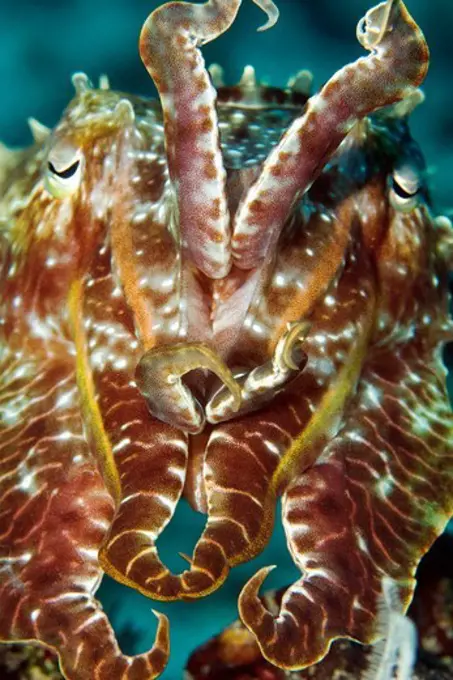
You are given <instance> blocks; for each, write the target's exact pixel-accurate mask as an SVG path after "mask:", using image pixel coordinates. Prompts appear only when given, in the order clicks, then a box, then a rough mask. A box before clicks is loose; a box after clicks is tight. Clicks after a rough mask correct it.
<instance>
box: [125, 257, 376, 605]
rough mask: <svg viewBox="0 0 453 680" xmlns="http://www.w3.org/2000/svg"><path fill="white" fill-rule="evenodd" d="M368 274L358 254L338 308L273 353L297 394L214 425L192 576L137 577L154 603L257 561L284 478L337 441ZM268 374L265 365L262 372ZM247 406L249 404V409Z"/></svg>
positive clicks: (199, 592) (361, 329) (368, 310)
mask: <svg viewBox="0 0 453 680" xmlns="http://www.w3.org/2000/svg"><path fill="white" fill-rule="evenodd" d="M362 255H364V254H363V253H362ZM369 276H370V266H369V262H368V260H367V258H366V257H365V256H362V257H360V255H359V252H357V253H356V254H354V256H353V255H352V254H351V255H350V257H349V258H348V259H347V262H346V263H345V270H344V274H343V277H342V278H341V280H340V281H339V282H338V285H337V287H336V289H335V290H333V291H332V299H333V300H334V304H333V305H331V306H329V305H328V304H327V303H323V302H321V303H320V304H319V305H318V307H317V309H316V311H315V312H314V314H313V316H312V324H313V325H312V327H311V328H310V330H309V332H308V334H307V330H308V329H307V325H306V324H295V325H294V327H292V328H290V329H289V330H288V333H287V334H286V336H285V335H284V336H283V338H282V342H281V343H279V345H280V346H279V345H277V351H276V356H275V357H274V361H275V365H276V366H279V365H280V369H283V371H282V374H283V375H284V376H285V377H287V372H288V371H291V372H292V375H293V379H294V384H293V387H292V389H291V387H290V389H288V390H285V391H284V392H282V394H281V395H279V397H278V399H277V400H274V401H272V402H271V403H270V404H269V405H266V404H264V405H263V404H261V407H260V408H259V409H258V410H257V412H255V413H245V414H244V415H243V416H242V417H241V418H234V419H233V420H232V421H231V422H226V423H221V424H219V425H217V426H216V428H215V429H214V430H213V431H212V432H211V433H210V434H209V436H208V441H207V444H206V451H205V455H204V461H203V468H202V476H203V485H204V490H205V492H206V503H207V515H208V518H207V523H206V527H205V529H204V531H203V533H202V535H201V537H200V539H199V541H198V542H197V545H196V546H195V549H194V552H193V555H192V557H191V558H189V562H190V569H188V570H186V571H185V572H183V573H182V574H180V575H178V576H176V575H168V574H167V575H165V576H164V575H162V576H161V578H159V580H158V581H155V582H151V581H150V580H148V582H147V583H145V580H146V571H143V572H142V573H141V574H140V573H137V577H139V581H138V586H139V588H140V589H141V590H142V592H144V591H145V589H146V590H147V592H148V594H149V595H150V596H152V597H154V596H155V595H154V592H156V593H157V595H158V597H161V598H165V599H174V598H183V599H190V598H198V597H201V596H204V595H207V594H209V593H210V592H212V591H213V590H215V589H217V588H218V587H219V586H220V585H221V584H222V582H223V581H224V580H225V578H226V577H227V575H228V572H229V569H230V567H231V566H233V565H235V564H239V563H241V562H243V561H244V560H249V559H251V558H252V557H254V556H255V555H256V554H257V553H258V552H260V550H262V549H263V547H264V546H265V545H266V543H267V541H268V539H269V536H270V533H271V531H272V526H273V521H274V513H275V505H276V497H277V495H278V492H279V486H280V480H281V479H284V478H285V476H289V477H291V476H292V468H293V466H294V465H296V464H299V462H298V459H300V461H301V462H300V464H301V465H304V466H307V467H308V466H309V465H311V464H312V463H313V462H314V459H315V457H316V455H317V454H318V448H317V445H321V442H325V441H326V440H328V438H329V437H331V436H332V429H333V430H335V427H336V426H337V425H336V424H337V421H338V415H339V414H340V413H341V412H342V410H343V408H344V404H345V402H346V401H347V400H348V398H349V395H350V392H351V390H352V389H353V386H354V385H355V382H356V380H357V375H358V372H359V371H360V367H361V362H362V358H363V352H364V348H366V346H367V341H368V337H369V333H370V328H371V324H370V320H371V318H372V312H373V309H374V296H373V291H372V289H371V287H370V282H369ZM345 314H347V315H348V318H349V324H348V326H347V328H346V329H345V328H344V318H345ZM345 330H346V332H344V331H345ZM306 334H307V335H306ZM301 338H303V340H302V345H301ZM305 346H307V354H308V356H311V358H312V362H311V363H310V361H309V362H308V363H307V364H306V365H305V358H304V367H303V370H302V371H299V368H298V367H297V366H298V364H297V363H294V364H293V365H292V368H289V367H288V365H287V363H286V362H288V363H291V360H292V361H293V362H296V361H299V360H300V359H301V357H302V353H303V352H304V351H305ZM301 350H302V353H301ZM325 355H328V356H332V357H336V359H333V360H332V363H331V375H330V376H329V379H328V380H326V376H325V375H324V374H322V371H321V374H320V373H319V372H318V369H319V366H323V365H324V364H325ZM267 368H269V367H267ZM274 368H275V367H274ZM265 370H266V366H264V367H261V368H259V369H257V373H258V374H259V373H263V374H264V372H265ZM251 375H253V372H252V374H251ZM276 375H277V376H278V375H281V374H279V373H278V372H277V371H276V372H274V373H272V372H271V373H269V376H268V380H269V381H270V382H273V381H275V377H276ZM295 375H298V377H294V376H295ZM255 378H256V375H255ZM255 378H254V379H255ZM252 382H253V381H252ZM264 382H265V383H266V380H264ZM245 384H247V380H246V381H245ZM268 388H269V384H268V383H267V384H266V389H268ZM269 392H270V394H272V389H270V391H269ZM267 394H268V392H266V391H264V392H263V393H261V392H260V391H259V390H258V391H257V392H256V393H255V398H256V399H257V400H258V402H259V403H260V400H261V399H265V398H266V396H267ZM250 407H251V403H247V400H246V401H245V406H244V408H250ZM136 587H137V585H136Z"/></svg>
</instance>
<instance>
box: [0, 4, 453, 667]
mask: <svg viewBox="0 0 453 680" xmlns="http://www.w3.org/2000/svg"><path fill="white" fill-rule="evenodd" d="M158 4H159V3H158V2H156V1H151V2H150V1H149V0H135V1H134V0H109V1H107V0H61V1H60V2H57V1H56V0H39V1H36V2H32V1H30V0H19V1H17V2H11V0H0V84H1V98H0V139H1V140H2V141H4V142H6V143H7V144H9V145H25V144H28V143H30V133H29V131H28V128H27V126H26V122H25V121H26V118H27V117H28V116H34V117H36V118H38V119H39V120H41V121H42V122H43V123H45V124H47V125H49V126H52V125H54V124H55V123H56V121H57V120H58V117H59V115H60V113H61V111H62V110H63V108H64V107H65V105H66V104H67V102H68V101H69V99H70V98H71V97H72V94H73V90H72V86H71V84H70V80H69V76H70V74H71V73H73V72H74V71H86V72H87V73H88V74H89V76H90V77H91V78H92V79H93V80H96V79H97V78H98V76H99V75H100V74H101V73H107V74H108V76H109V77H110V81H111V85H112V87H113V88H115V89H121V90H123V91H126V92H128V91H129V92H134V93H137V94H143V95H149V96H153V95H154V93H155V90H154V87H153V85H152V83H151V81H150V79H149V77H148V75H147V73H146V71H145V70H144V68H143V66H142V64H141V62H140V59H139V57H138V52H137V38H138V34H139V31H140V28H141V26H142V24H143V21H144V20H145V18H146V16H147V15H148V13H149V12H150V11H151V10H152V9H153V8H155V7H156V6H157V5H158ZM371 4H372V2H368V1H367V0H342V1H341V2H340V1H338V0H316V2H314V1H313V0H280V1H279V7H280V10H281V18H280V21H279V23H278V24H277V26H276V27H275V28H274V29H272V30H271V31H268V32H266V33H260V34H259V33H256V31H255V29H256V27H257V26H259V25H261V24H262V23H263V20H264V15H263V14H262V12H261V11H260V10H259V9H257V8H256V7H255V6H254V5H253V4H252V2H251V0H244V5H243V7H242V9H241V11H240V15H239V18H238V20H237V22H236V24H235V25H234V26H233V28H232V29H231V30H230V31H229V33H228V34H227V35H225V36H222V37H221V38H220V39H219V40H218V41H216V42H215V43H214V44H211V45H208V46H206V48H204V54H205V56H206V61H207V62H208V63H211V62H219V63H221V64H222V65H223V66H224V68H225V72H226V80H227V82H236V81H237V80H238V79H239V77H240V74H241V71H242V68H243V67H244V65H246V64H249V63H251V64H253V65H254V66H255V67H256V69H257V74H258V77H259V78H260V79H262V80H264V81H266V82H268V83H271V84H273V85H285V83H286V81H287V79H288V78H289V77H290V76H291V75H294V74H295V73H296V71H298V70H299V69H301V68H309V69H311V70H312V71H313V72H314V75H315V83H316V85H318V86H319V85H320V84H322V83H323V82H324V81H325V80H327V79H328V78H329V77H330V76H331V75H332V74H333V73H334V71H335V70H337V69H338V68H340V67H341V66H343V65H344V64H345V63H347V62H349V61H352V60H354V59H355V58H357V57H358V56H360V54H361V53H362V51H361V48H360V46H359V45H358V43H357V42H356V38H355V26H356V23H357V21H358V19H360V17H361V16H363V14H364V12H365V11H366V9H368V8H369V7H370V6H371ZM407 5H408V7H409V9H410V10H411V12H412V13H413V15H414V17H415V18H416V19H417V21H418V23H419V24H420V25H421V26H422V27H423V29H424V31H425V33H426V36H427V38H428V41H429V44H430V48H431V53H432V66H431V69H430V73H429V75H428V78H427V81H426V84H425V86H424V91H425V93H426V96H427V100H426V102H425V104H424V105H423V106H422V107H420V109H419V110H417V111H416V113H415V114H414V116H413V132H414V135H415V136H416V138H417V139H418V140H419V141H420V143H421V145H422V147H423V150H424V153H425V156H426V158H427V161H428V169H429V172H430V175H431V186H432V190H433V196H434V200H435V204H436V206H437V208H438V209H439V210H440V211H443V212H446V211H447V212H448V211H449V210H450V209H451V207H452V205H453V192H452V175H453V116H452V111H453V87H452V86H451V83H452V76H451V73H452V69H453V48H452V42H451V31H452V27H453V0H432V1H431V2H428V1H427V0H407ZM202 527H203V518H202V517H200V516H195V514H194V513H192V512H191V511H189V510H188V508H187V506H185V505H182V506H181V508H180V509H179V510H178V512H177V516H176V518H175V521H174V522H173V523H172V525H171V526H170V527H169V529H168V530H167V531H166V532H165V538H164V540H163V541H162V546H161V548H162V552H163V556H164V558H165V559H167V560H168V562H169V564H170V566H173V567H174V568H175V569H177V570H179V569H182V568H183V567H184V563H183V562H182V561H181V560H180V558H178V557H177V552H178V551H183V552H186V553H189V554H190V553H191V548H192V546H193V545H194V543H195V541H196V538H197V537H198V536H199V534H200V531H201V530H202ZM273 563H278V565H279V569H278V570H276V573H275V575H272V576H271V578H270V580H269V584H270V585H272V584H274V585H275V584H284V583H287V582H289V581H290V580H291V579H292V578H293V577H294V576H295V573H296V572H295V571H294V570H293V567H292V566H291V561H290V559H289V557H288V555H287V550H286V547H285V545H284V539H283V535H282V530H281V528H280V527H279V528H278V530H277V531H276V534H275V536H274V538H273V540H272V542H271V544H270V546H269V547H268V548H267V549H266V551H265V552H264V553H263V555H261V556H260V558H259V559H258V560H256V561H255V562H254V563H252V564H251V565H245V566H244V567H240V568H238V569H235V570H234V571H233V572H232V574H231V576H230V578H229V581H228V583H227V584H226V586H224V587H223V588H222V589H221V590H220V591H219V592H217V593H215V594H214V595H212V596H210V597H209V598H207V599H205V600H203V601H200V602H195V603H193V604H185V603H176V604H172V605H162V604H161V603H155V602H152V601H151V600H147V599H146V598H144V597H142V596H141V595H139V594H137V593H135V592H132V591H131V590H129V589H126V588H124V587H122V586H120V585H118V584H116V583H113V582H110V581H109V582H106V583H104V584H103V586H102V588H101V596H102V601H103V603H104V606H105V609H106V610H107V611H108V612H109V614H110V616H111V618H112V619H113V621H114V623H115V626H116V629H117V631H118V632H119V634H120V637H121V641H122V644H123V647H124V648H125V651H127V652H129V653H130V652H137V651H143V650H145V649H146V648H147V647H148V646H149V645H150V644H151V642H152V640H153V636H154V631H155V619H154V617H153V615H152V613H151V609H152V608H153V607H154V608H156V609H158V610H159V611H165V612H166V613H168V614H169V616H170V619H171V635H172V656H171V662H170V665H169V667H168V669H167V671H166V672H165V674H164V676H163V678H164V679H165V680H179V678H181V677H182V669H183V666H184V663H185V660H186V658H187V656H188V654H189V653H190V651H191V650H192V649H193V648H194V647H195V646H196V645H197V644H200V643H201V642H203V641H205V640H206V639H207V638H208V637H210V636H211V635H212V634H214V633H215V632H216V631H218V630H219V629H220V628H222V627H223V626H224V625H225V624H227V623H228V622H229V621H231V620H232V619H233V618H235V617H236V613H237V612H236V600H237V594H238V592H239V590H240V588H241V586H242V585H243V584H244V582H245V580H246V579H247V578H248V577H249V576H251V575H252V574H253V573H254V572H255V571H256V569H257V568H258V567H259V566H262V565H267V564H273Z"/></svg>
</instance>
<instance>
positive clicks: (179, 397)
mask: <svg viewBox="0 0 453 680" xmlns="http://www.w3.org/2000/svg"><path fill="white" fill-rule="evenodd" d="M197 369H205V370H209V371H212V372H213V373H214V374H215V375H216V376H217V377H218V378H219V379H220V380H221V381H222V382H223V383H224V385H225V389H226V390H227V392H228V394H230V395H231V409H232V411H233V412H236V411H238V409H239V407H240V404H241V388H240V386H239V384H238V383H237V382H236V380H235V379H234V378H233V374H232V373H231V371H230V370H229V368H228V367H227V366H226V364H225V363H224V362H223V361H222V360H221V359H220V357H219V356H218V355H217V354H216V353H215V352H214V351H213V350H212V349H210V348H209V347H208V346H207V345H203V344H201V343H182V344H177V345H171V346H169V347H165V346H164V347H157V348H156V349H152V350H149V351H148V352H147V353H146V354H144V356H143V357H142V358H141V359H140V362H139V364H138V366H137V370H136V373H135V376H136V381H137V385H138V388H139V389H140V391H141V393H142V394H143V396H144V397H145V398H146V401H147V403H148V407H149V410H150V411H151V413H152V414H153V415H154V416H155V417H156V418H159V419H160V420H162V421H164V422H167V423H171V424H172V425H174V426H175V427H178V428H180V429H182V430H184V431H186V432H191V433H192V434H196V433H197V432H200V431H201V430H202V429H203V428H204V425H205V416H204V413H203V409H202V407H201V406H200V404H199V403H198V401H197V400H196V399H195V397H194V396H193V394H192V392H191V391H190V390H189V388H188V387H187V386H186V385H184V383H183V382H182V380H181V378H182V377H183V376H184V375H186V374H187V373H189V372H190V371H194V370H197Z"/></svg>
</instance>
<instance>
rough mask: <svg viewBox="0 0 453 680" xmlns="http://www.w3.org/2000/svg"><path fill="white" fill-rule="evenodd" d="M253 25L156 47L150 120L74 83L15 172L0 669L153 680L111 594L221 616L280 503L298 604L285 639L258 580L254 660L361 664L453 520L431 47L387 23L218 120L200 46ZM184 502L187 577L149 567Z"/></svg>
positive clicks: (179, 36)
mask: <svg viewBox="0 0 453 680" xmlns="http://www.w3.org/2000/svg"><path fill="white" fill-rule="evenodd" d="M255 2H256V3H257V4H258V5H259V6H260V7H261V8H263V9H264V10H265V11H266V12H267V13H268V16H269V20H270V21H271V23H272V21H273V20H275V18H276V14H275V7H274V5H273V3H272V2H270V0H255ZM239 5H240V2H239V0H232V2H230V3H229V4H227V3H225V2H222V0H209V2H208V3H206V4H205V5H196V6H195V5H192V4H183V5H181V4H180V3H169V4H167V5H164V6H163V7H162V8H159V9H158V10H156V12H154V13H153V14H152V15H151V16H150V17H149V19H148V20H147V21H146V22H145V25H144V27H143V30H142V33H141V37H140V53H141V57H142V59H143V62H144V64H145V66H146V68H147V69H148V71H149V72H150V74H151V75H152V77H153V78H154V79H155V81H156V84H157V87H158V90H159V94H160V96H161V104H162V106H160V105H159V103H157V102H153V101H149V100H144V99H141V98H137V97H133V96H129V95H124V94H121V93H117V92H114V91H112V90H109V89H107V88H106V87H105V86H104V85H105V83H103V86H102V87H101V88H100V89H95V88H92V87H91V86H90V85H89V83H88V82H87V80H86V79H85V78H83V77H81V76H78V77H76V78H75V83H76V90H77V91H76V96H75V98H74V99H73V101H72V102H71V103H70V104H69V106H68V108H67V110H66V111H65V113H64V114H63V117H62V119H61V121H60V122H59V123H58V124H57V126H56V127H55V129H54V130H52V131H50V132H49V133H48V134H47V133H45V131H43V130H38V131H36V129H35V133H36V135H37V141H36V144H35V145H34V146H33V147H31V148H30V149H26V150H24V151H19V152H13V151H8V150H2V152H1V155H0V225H1V254H2V268H1V270H0V275H1V284H2V285H1V295H0V319H1V325H0V343H1V349H2V354H1V359H0V361H1V366H0V376H1V379H0V380H1V382H0V427H1V435H2V436H1V438H0V606H1V608H2V609H1V611H2V616H1V617H0V640H3V641H18V640H35V641H38V642H39V643H41V644H43V645H46V646H48V647H50V648H51V649H54V650H55V651H56V652H57V653H58V654H59V658H60V664H61V668H62V671H63V674H64V675H65V677H66V678H67V680H86V679H87V678H96V680H110V679H111V678H119V679H120V680H148V679H149V678H154V677H157V676H158V675H160V673H161V672H162V670H163V668H164V667H165V664H166V660H167V658H168V653H169V628H168V621H167V619H166V618H165V617H163V616H159V627H158V631H157V634H156V641H155V644H154V646H153V648H152V649H151V650H150V651H149V652H147V653H145V654H141V655H138V656H135V657H128V656H126V655H125V654H123V653H122V652H121V650H120V649H119V647H118V643H117V641H116V638H115V635H114V633H113V630H112V628H111V625H110V623H109V621H108V618H107V617H106V615H105V613H104V612H103V611H102V609H101V607H100V605H99V603H98V601H97V600H96V599H95V593H96V590H97V588H98V586H99V582H100V579H101V577H102V574H103V573H107V574H109V575H110V576H112V577H113V578H116V579H117V580H118V581H120V582H122V583H124V584H126V585H128V586H130V587H132V588H135V589H137V590H138V591H139V592H141V593H143V594H144V595H146V596H148V597H150V598H153V599H156V600H175V599H187V600H192V599H196V598H199V597H202V596H205V595H209V594H210V593H211V592H212V591H213V590H215V589H216V588H218V587H220V586H221V585H222V583H223V582H224V580H225V579H226V578H227V576H228V572H229V570H230V568H231V567H233V566H235V565H236V564H239V563H241V562H244V561H247V560H250V559H252V558H253V557H254V556H255V555H257V554H258V553H259V552H260V551H261V550H262V549H263V547H264V546H265V545H266V543H267V541H268V539H269V536H270V534H271V532H272V528H273V523H274V515H275V507H276V503H277V499H278V498H279V497H281V499H282V508H283V524H284V527H285V531H286V534H287V542H288V548H289V550H290V552H291V554H292V556H293V559H294V561H295V563H296V565H297V566H298V568H299V569H300V571H301V577H300V578H299V579H298V581H297V582H296V583H294V584H293V585H292V586H291V587H290V588H289V589H288V590H287V591H286V593H285V596H284V598H283V600H282V602H281V609H280V611H279V612H277V613H275V612H270V611H268V610H267V609H266V608H265V607H264V606H263V603H262V601H261V600H260V599H259V597H258V590H259V588H260V586H261V585H262V583H263V581H264V579H265V577H266V575H267V573H268V572H269V570H268V569H265V570H261V571H260V572H258V573H257V574H256V575H255V576H254V577H253V578H252V579H251V580H250V581H249V582H248V583H247V584H245V586H244V588H243V590H242V592H241V595H240V598H239V610H240V615H241V617H242V620H243V622H244V623H245V625H246V626H247V628H248V629H249V630H250V632H251V634H253V636H255V638H256V640H257V643H258V645H259V647H260V650H261V652H262V654H263V655H264V657H265V658H266V659H267V660H268V661H269V662H270V663H272V664H274V665H275V666H277V667H279V668H281V669H290V670H292V669H301V668H305V667H308V666H311V665H313V664H315V663H317V662H318V661H320V660H321V659H322V658H323V657H324V656H325V655H326V654H327V652H328V650H329V647H330V644H331V642H332V641H333V640H336V639H337V638H353V639H355V640H357V641H359V642H362V643H365V644H371V643H373V642H375V641H376V640H377V639H378V638H379V637H381V636H382V634H383V631H382V625H381V623H382V622H381V621H380V612H381V611H382V602H383V598H384V591H385V587H387V586H388V584H391V586H392V588H393V591H394V592H395V593H396V600H397V608H398V611H399V613H400V614H401V613H403V612H404V611H405V609H406V608H407V606H408V604H409V602H410V600H411V597H412V593H413V590H414V585H415V580H414V576H415V570H416V567H417V565H418V563H419V561H420V559H421V557H422V556H423V554H424V553H425V552H426V551H427V550H428V549H429V547H430V545H431V544H432V542H433V541H434V540H435V538H436V537H437V536H438V535H439V534H440V533H441V532H442V530H443V528H444V526H445V524H446V522H447V521H448V519H449V517H450V516H451V514H452V510H453V497H452V494H451V488H452V481H453V452H452V450H451V442H452V440H453V416H452V412H451V407H450V404H449V401H448V396H447V392H446V386H445V368H444V366H443V363H442V349H443V346H444V344H445V342H446V341H447V340H448V339H449V338H450V337H451V322H450V319H449V316H448V293H447V277H448V269H449V267H450V266H451V262H452V260H453V257H452V251H453V247H452V244H453V238H452V229H451V225H450V223H449V222H448V220H447V219H446V218H436V217H435V216H434V214H433V211H432V208H431V206H430V202H429V196H428V192H427V188H426V186H425V179H424V178H425V172H424V165H423V161H422V159H421V156H420V153H419V151H418V148H417V147H416V145H415V143H414V142H413V141H412V139H411V138H410V135H409V132H408V127H407V117H408V114H409V113H410V111H411V109H412V108H413V106H414V105H415V103H416V102H417V101H418V99H419V95H418V94H417V90H416V88H417V87H418V86H419V85H420V83H421V82H422V80H423V78H424V76H425V74H426V71H427V68H428V60H429V54H428V48H427V46H426V42H425V40H424V37H423V34H422V33H421V31H420V29H419V28H418V26H417V25H416V23H415V22H414V20H413V19H412V17H411V16H410V15H409V13H408V11H407V9H406V7H405V5H404V3H403V2H402V1H401V0H387V2H386V3H383V4H380V5H378V6H377V7H375V8H373V9H372V10H370V11H369V12H368V13H367V15H366V18H365V22H364V23H363V24H361V27H360V30H359V32H358V37H359V40H360V42H361V43H362V45H363V46H364V47H365V48H366V49H367V50H368V52H369V54H368V55H367V56H364V57H362V58H360V59H359V60H357V61H356V62H353V63H352V64H349V65H347V66H346V67H344V68H343V69H341V70H340V71H339V72H338V73H337V74H335V75H334V76H333V77H332V78H331V79H330V80H329V81H328V82H327V83H326V85H325V86H324V87H323V88H322V90H321V91H320V92H319V93H318V94H316V95H314V96H311V97H310V96H309V93H307V92H298V91H297V87H296V89H292V90H291V89H288V90H287V91H277V90H275V89H271V88H265V87H262V86H260V85H259V84H257V83H256V82H255V81H254V79H253V76H252V75H251V72H250V70H247V71H246V72H245V75H244V77H243V79H242V81H241V83H240V85H239V86H237V87H235V88H222V87H221V86H219V88H218V89H219V91H218V95H217V102H216V98H215V97H216V95H215V91H214V89H213V87H212V85H211V83H210V79H209V76H208V74H207V72H206V70H205V68H204V63H203V60H202V57H201V53H200V51H199V49H198V47H199V45H200V44H203V43H205V42H207V41H209V40H213V39H215V38H216V37H217V36H218V35H220V34H221V33H222V32H224V31H225V30H227V29H228V28H229V26H230V25H231V23H232V21H233V20H234V18H235V15H236V12H237V11H238V9H239ZM295 82H296V83H297V80H296V81H295ZM219 142H220V143H221V147H220V146H219ZM182 497H185V498H186V499H187V500H188V501H189V502H190V503H191V504H192V506H193V507H194V508H195V509H196V510H198V511H200V512H203V513H205V514H206V527H205V530H204V531H203V533H202V535H201V537H200V539H199V541H198V543H197V544H196V546H195V549H194V551H193V555H192V556H190V557H189V558H188V560H189V566H188V568H187V569H186V570H185V571H184V572H183V573H181V574H173V573H171V571H170V570H169V569H168V568H167V567H166V565H165V564H163V563H162V561H161V559H160V556H159V553H158V550H157V548H156V541H157V539H158V537H159V536H160V535H161V533H162V532H163V531H164V529H165V527H166V525H167V524H168V522H169V521H170V519H171V517H172V516H173V514H174V511H175V509H176V507H177V505H178V503H179V501H180V500H181V498H182Z"/></svg>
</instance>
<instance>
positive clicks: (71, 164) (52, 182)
mask: <svg viewBox="0 0 453 680" xmlns="http://www.w3.org/2000/svg"><path fill="white" fill-rule="evenodd" d="M82 169H83V156H82V152H81V151H80V149H77V148H75V147H73V146H71V145H70V144H58V145H55V146H54V147H53V148H52V149H51V150H50V152H49V155H48V157H47V165H46V168H45V174H44V184H45V187H46V189H47V191H48V192H49V193H50V194H52V196H54V197H55V198H65V197H66V196H71V195H72V194H74V193H75V192H76V191H77V190H78V188H79V186H80V182H81V179H82Z"/></svg>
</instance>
